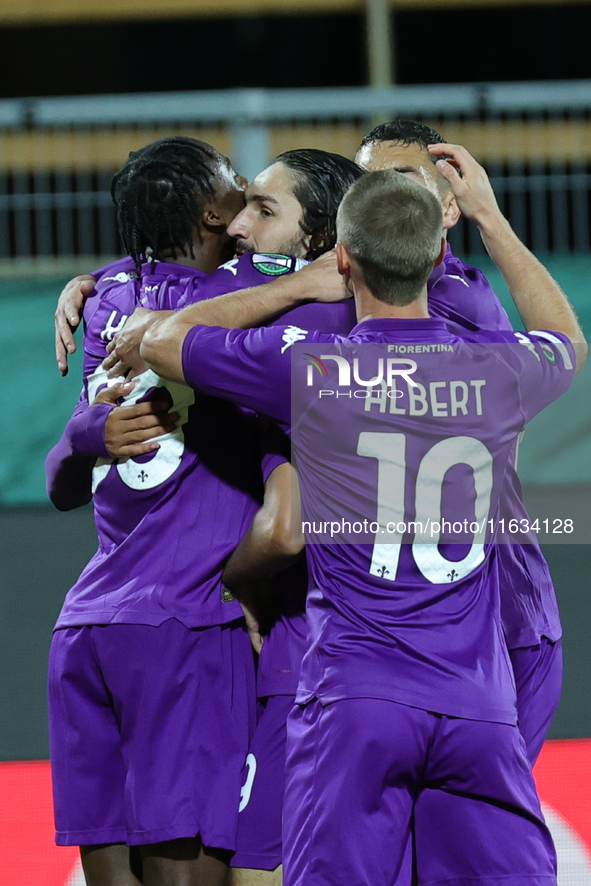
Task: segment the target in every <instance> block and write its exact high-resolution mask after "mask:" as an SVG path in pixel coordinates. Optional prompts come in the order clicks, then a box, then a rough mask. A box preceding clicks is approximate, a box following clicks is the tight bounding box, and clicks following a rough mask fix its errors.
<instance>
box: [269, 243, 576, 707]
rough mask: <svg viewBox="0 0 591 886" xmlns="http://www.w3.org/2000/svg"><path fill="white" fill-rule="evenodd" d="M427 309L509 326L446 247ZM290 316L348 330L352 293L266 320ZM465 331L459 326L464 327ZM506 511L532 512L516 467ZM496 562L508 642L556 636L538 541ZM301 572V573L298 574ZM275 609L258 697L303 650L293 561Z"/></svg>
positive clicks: (280, 685) (310, 325)
mask: <svg viewBox="0 0 591 886" xmlns="http://www.w3.org/2000/svg"><path fill="white" fill-rule="evenodd" d="M427 287H428V294H429V312H430V314H432V316H434V317H440V318H443V319H445V320H448V321H451V322H453V323H454V324H457V325H458V327H459V329H460V330H464V329H466V328H468V329H472V330H474V327H482V328H484V329H495V330H496V329H500V330H507V331H510V330H511V329H512V327H511V323H510V320H509V317H508V315H507V312H506V311H505V309H504V308H503V307H502V305H501V303H500V301H499V299H498V296H497V295H496V294H495V292H494V291H493V289H492V288H491V286H490V284H489V283H488V281H487V280H486V277H485V276H484V274H483V273H482V271H480V270H478V269H477V268H473V267H471V266H470V265H466V264H464V263H463V262H462V261H460V260H459V259H458V258H456V256H454V255H453V253H452V251H451V248H450V247H449V246H448V247H447V252H446V254H445V258H444V261H443V262H442V263H441V264H440V265H438V266H437V267H436V268H434V270H433V272H432V274H431V276H430V278H429V281H428V284H427ZM288 322H289V323H290V324H292V325H293V326H295V327H299V328H304V329H306V330H314V331H320V332H333V333H337V334H339V335H348V333H349V332H350V331H351V329H352V328H353V327H354V326H355V323H356V320H355V310H354V303H353V300H352V299H350V300H349V301H347V302H341V303H338V304H332V305H328V304H327V305H321V304H312V305H303V306H301V307H298V308H295V309H294V310H292V311H289V312H288V313H287V314H284V315H283V316H282V317H280V318H278V319H276V320H274V321H272V323H271V324H269V325H281V324H285V323H288ZM460 334H461V332H460ZM288 459H289V450H288V448H286V447H285V446H283V447H282V446H281V443H280V440H279V438H275V440H274V441H273V445H272V446H271V448H270V450H268V451H267V452H266V453H265V457H264V460H263V475H264V479H265V481H266V480H267V478H268V476H269V475H270V474H271V472H272V470H273V469H274V468H275V467H276V466H277V465H278V464H280V463H281V462H282V461H287V460H288ZM504 500H505V501H504V506H505V512H506V513H507V519H517V520H519V519H521V518H525V517H527V512H526V510H525V506H524V504H523V497H522V491H521V484H520V481H519V478H518V476H517V473H516V471H515V470H514V469H513V468H509V469H508V471H507V480H506V486H505V489H504ZM497 562H498V568H499V581H500V587H501V613H502V620H503V629H504V632H505V639H506V641H507V645H508V647H509V648H510V649H512V648H517V647H521V646H527V645H533V644H536V643H538V642H539V639H540V637H541V636H547V637H549V638H550V639H552V640H555V639H558V638H559V637H560V635H561V629H560V620H559V616H558V607H557V603H556V596H555V593H554V587H553V584H552V579H551V576H550V572H549V570H548V566H547V564H546V561H545V559H544V556H543V554H542V552H541V549H540V547H539V545H538V544H537V543H536V544H526V545H522V544H503V545H499V546H498V550H497ZM298 574H299V578H298ZM275 586H276V594H277V596H278V599H279V607H278V615H277V618H276V620H275V622H274V624H273V626H272V629H271V632H270V634H269V636H268V637H267V638H266V639H265V644H264V646H263V651H262V653H261V656H260V660H259V669H258V673H257V694H258V695H259V697H263V696H267V695H278V694H282V695H285V694H294V695H295V693H296V689H297V680H298V678H297V674H298V667H297V666H296V662H298V661H301V659H302V657H303V655H304V653H305V652H306V648H307V647H306V627H305V614H304V606H305V594H306V582H305V577H304V575H303V573H302V571H301V567H300V566H299V565H296V566H295V567H292V569H290V570H285V571H283V572H282V573H280V574H279V575H278V576H277V578H276V580H275Z"/></svg>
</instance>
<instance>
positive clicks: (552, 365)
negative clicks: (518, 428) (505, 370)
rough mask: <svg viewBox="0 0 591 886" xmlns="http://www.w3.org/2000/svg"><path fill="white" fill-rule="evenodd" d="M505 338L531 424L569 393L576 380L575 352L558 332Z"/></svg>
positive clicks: (529, 333)
mask: <svg viewBox="0 0 591 886" xmlns="http://www.w3.org/2000/svg"><path fill="white" fill-rule="evenodd" d="M504 338H505V340H506V341H507V342H508V343H509V344H510V354H509V359H510V360H511V362H512V363H513V366H514V368H515V370H516V372H517V376H518V386H519V395H520V400H521V407H522V411H523V415H524V419H525V422H528V421H531V419H532V418H534V416H536V415H537V414H538V413H539V412H541V411H542V410H543V409H545V408H546V406H549V405H550V403H553V402H554V400H557V399H558V397H560V396H561V395H562V394H564V393H565V392H566V391H567V390H568V389H569V387H570V384H571V382H572V380H573V378H574V376H575V368H576V356H575V349H574V346H573V344H572V342H571V341H570V340H569V339H568V338H567V337H566V336H565V335H562V334H560V333H558V332H546V331H538V330H533V331H530V332H527V333H526V332H514V333H512V334H505V336H504ZM504 350H505V348H503V351H504Z"/></svg>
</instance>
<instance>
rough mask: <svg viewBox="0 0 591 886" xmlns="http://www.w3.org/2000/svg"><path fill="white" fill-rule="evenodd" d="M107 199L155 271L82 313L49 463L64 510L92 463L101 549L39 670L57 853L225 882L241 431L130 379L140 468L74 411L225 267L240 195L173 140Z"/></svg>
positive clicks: (121, 872) (248, 509)
mask: <svg viewBox="0 0 591 886" xmlns="http://www.w3.org/2000/svg"><path fill="white" fill-rule="evenodd" d="M113 193H114V196H115V199H116V202H117V206H118V214H119V222H120V227H121V229H122V233H123V237H124V240H125V242H126V245H127V247H128V249H129V251H130V254H131V255H132V256H133V257H134V259H135V260H136V261H139V257H140V255H142V254H145V253H146V251H147V250H148V251H149V254H150V255H151V256H152V258H153V259H154V260H157V264H156V267H155V272H154V274H153V275H152V276H151V278H149V279H148V281H147V282H145V285H143V286H140V285H139V284H138V283H137V281H135V280H131V281H130V285H129V287H128V288H127V289H126V290H125V291H122V290H121V287H119V289H117V287H116V286H115V287H113V286H111V289H110V290H109V287H108V285H107V291H106V293H105V297H104V298H102V299H91V300H90V301H89V302H88V303H87V305H86V310H85V323H86V334H85V367H84V371H85V393H84V395H83V397H82V402H81V404H80V405H79V407H78V409H77V414H76V415H75V417H74V419H73V420H72V422H71V423H70V430H69V434H70V436H69V437H67V438H66V440H65V441H64V443H63V444H62V445H61V449H60V445H58V447H56V449H57V450H58V451H57V452H54V453H50V456H49V458H48V471H49V479H50V490H51V491H55V494H56V497H57V503H58V504H59V505H60V506H61V507H66V508H67V507H72V506H75V505H76V504H79V503H80V494H79V493H80V491H79V490H76V489H74V488H72V487H71V485H70V483H69V480H71V479H72V473H71V471H72V469H73V470H74V472H75V479H76V480H77V479H79V477H78V476H77V475H78V474H79V473H80V471H81V472H82V473H83V472H84V471H87V470H88V468H89V462H90V464H91V465H92V464H93V463H94V462H95V461H96V456H97V455H99V456H102V458H100V459H99V461H98V462H97V466H96V468H95V470H94V478H93V480H94V502H95V516H96V522H97V530H98V535H99V550H98V552H97V554H96V555H95V556H94V557H93V558H92V560H91V561H90V563H89V564H88V566H87V567H86V568H85V570H84V571H83V573H82V575H81V576H80V578H79V579H78V581H77V582H76V584H75V585H74V587H73V588H72V589H71V590H70V591H69V593H68V595H67V597H66V600H65V603H64V606H63V608H62V611H61V613H60V616H59V618H58V621H57V624H56V629H55V632H54V636H53V641H52V647H51V654H50V669H49V702H50V743H51V761H52V772H53V785H54V800H55V813H56V828H57V842H58V843H60V844H65V845H71V844H78V845H80V847H81V856H82V863H83V868H84V873H85V877H86V881H87V883H88V884H89V886H110V884H113V886H114V884H117V886H132V884H137V883H140V882H142V883H144V884H153V886H156V884H162V883H164V882H166V883H170V884H171V886H172V884H179V886H180V884H181V883H182V884H186V886H188V884H195V886H197V884H204V883H207V884H216V883H219V884H222V883H224V882H225V880H226V877H227V862H228V858H229V855H230V853H231V851H232V850H233V849H234V847H235V843H234V841H235V829H236V797H237V794H238V792H239V788H240V781H241V770H242V765H243V760H244V755H245V753H246V751H247V749H248V741H249V737H250V731H251V727H252V721H253V714H254V711H253V709H252V704H251V698H253V696H254V682H253V681H254V673H253V669H252V665H253V662H252V651H251V648H250V643H249V641H248V636H247V634H246V632H245V630H244V625H243V620H242V612H241V609H240V607H239V605H238V603H237V602H236V601H234V600H232V599H231V598H228V597H227V595H224V592H223V587H222V582H221V574H222V570H223V564H224V561H225V559H226V558H227V557H228V555H229V554H230V553H231V551H232V549H233V548H234V547H235V546H236V544H237V543H238V541H239V540H240V538H241V536H242V534H243V533H244V531H245V529H246V527H247V526H248V524H249V522H250V519H251V517H252V515H253V513H254V512H255V511H256V508H257V504H258V501H259V495H260V479H259V470H260V469H259V465H258V449H257V446H256V436H255V434H254V426H253V422H254V420H253V416H252V415H251V414H250V413H248V412H247V411H244V410H240V409H238V410H237V409H236V408H234V407H233V408H232V409H231V410H230V411H228V410H227V409H226V408H225V404H222V403H221V402H220V401H214V400H212V399H211V398H204V399H200V400H199V404H198V408H197V409H196V407H195V396H194V395H192V394H189V391H188V389H187V388H186V387H184V386H182V387H179V386H176V385H171V384H170V383H167V384H165V383H164V382H163V381H162V379H160V378H159V377H158V376H157V375H156V374H155V373H153V372H151V370H143V371H141V372H140V374H139V375H137V376H136V378H135V379H134V380H133V382H131V383H129V384H127V386H126V394H127V396H128V398H129V399H131V402H133V401H134V400H145V399H149V398H150V397H154V398H155V399H156V400H157V401H164V402H165V403H166V407H165V408H166V409H167V410H169V411H170V412H171V413H172V415H171V416H169V419H168V424H167V426H166V431H167V432H166V434H165V435H164V436H161V437H160V440H159V446H158V448H157V449H156V451H155V452H149V453H148V455H147V456H145V457H144V458H143V459H140V461H139V462H138V461H135V460H133V459H129V458H113V456H114V455H117V456H119V455H125V448H123V449H122V450H118V451H116V452H113V450H112V449H111V450H109V449H108V448H107V446H106V445H105V443H106V438H103V430H104V428H105V422H106V419H107V415H108V414H109V407H105V406H100V405H99V406H91V407H90V408H89V407H87V406H86V405H85V403H86V402H88V400H91V401H92V399H93V397H94V392H96V391H97V390H98V389H100V387H101V385H104V384H106V383H107V381H108V379H107V377H106V372H104V371H103V370H102V369H101V367H100V364H101V362H102V360H103V359H104V357H105V355H106V345H107V342H108V341H109V339H110V337H111V336H112V334H113V330H114V329H116V328H118V326H119V325H120V324H121V323H122V322H124V319H125V317H126V316H128V315H129V314H130V313H132V312H133V310H134V308H135V307H136V305H137V304H138V303H139V304H145V305H148V306H151V307H154V308H156V307H158V308H163V307H165V308H174V307H177V305H178V303H179V296H180V295H181V294H184V293H185V292H186V289H187V286H189V285H190V284H193V285H194V286H195V285H198V284H199V282H201V281H203V280H204V279H207V276H208V274H209V273H210V272H211V271H213V270H214V269H215V268H216V267H217V266H218V265H219V264H220V262H222V261H224V259H226V258H228V257H229V256H231V255H232V253H233V241H232V240H231V238H230V237H229V236H228V235H227V226H228V223H229V222H230V221H231V220H232V219H233V218H234V216H235V215H236V212H237V211H238V210H239V209H240V208H241V207H242V206H243V188H242V185H241V183H240V182H239V181H238V180H237V177H236V175H235V173H234V171H233V169H232V167H231V166H230V164H229V161H228V160H227V158H225V157H223V156H222V155H221V154H219V152H218V151H216V150H215V149H213V148H211V147H210V146H208V145H205V144H204V143H201V142H197V141H195V140H193V139H186V138H180V137H176V138H170V139H162V140H160V141H158V142H155V143H153V144H152V145H148V146H147V147H146V148H144V149H142V150H141V151H139V152H137V153H136V154H132V155H131V156H130V159H129V161H128V163H127V164H126V165H125V167H124V168H123V169H122V170H121V172H120V173H118V175H117V176H116V177H115V179H114V184H113ZM181 263H182V265H181ZM166 268H168V271H169V273H170V272H175V273H176V274H177V277H180V278H182V279H181V284H182V285H180V286H179V287H178V288H177V290H176V291H175V288H174V287H173V286H164V285H161V284H162V283H163V282H167V281H166V279H165V269H166ZM159 275H160V276H159ZM114 282H115V284H116V283H117V281H114ZM142 369H143V368H142ZM220 407H222V408H220ZM196 412H197V414H198V420H197V421H195V413H196ZM175 418H176V419H177V420H176V421H175V420H174V419H175ZM152 432H153V428H152ZM64 445H65V457H64ZM77 460H78V462H79V464H78V466H76V461H77ZM64 483H66V484H67V486H66V489H65V490H64ZM86 494H87V493H86V490H85V488H83V489H82V497H84V495H86ZM214 513H215V514H216V519H215V521H213V520H212V514H214ZM130 847H131V848H130Z"/></svg>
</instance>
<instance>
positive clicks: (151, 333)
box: [140, 271, 306, 382]
mask: <svg viewBox="0 0 591 886" xmlns="http://www.w3.org/2000/svg"><path fill="white" fill-rule="evenodd" d="M303 273H304V272H303V271H300V272H298V274H293V275H291V276H290V277H284V278H282V279H281V280H275V281H273V282H272V283H268V284H266V285H264V286H256V287H254V288H252V289H242V290H240V291H239V292H232V293H229V294H227V295H220V296H218V297H217V298H212V299H208V300H207V301H202V302H198V303H197V304H194V305H190V306H189V307H187V308H183V310H182V311H179V312H178V313H169V312H157V313H155V314H154V315H153V316H152V317H151V318H150V322H149V325H148V326H147V328H146V330H145V332H144V335H143V338H142V341H141V345H140V356H141V358H142V359H143V360H145V362H146V363H147V364H148V366H149V367H150V368H151V369H153V370H154V371H155V372H157V373H159V374H160V375H162V376H164V377H165V378H169V379H171V380H172V381H179V382H183V381H184V376H183V368H182V350H183V342H184V340H185V338H186V336H187V333H188V332H189V330H190V329H192V328H193V327H194V326H221V327H224V328H226V329H247V328H248V327H250V326H260V325H262V324H263V323H265V322H266V321H267V320H270V319H271V318H272V317H274V316H275V315H276V314H279V313H282V312H284V311H286V310H289V309H290V308H293V307H295V305H297V304H300V303H301V302H302V301H305V300H306V298H305V292H306V288H305V287H304V286H302V284H301V282H298V280H297V278H298V277H300V279H301V277H302V276H303Z"/></svg>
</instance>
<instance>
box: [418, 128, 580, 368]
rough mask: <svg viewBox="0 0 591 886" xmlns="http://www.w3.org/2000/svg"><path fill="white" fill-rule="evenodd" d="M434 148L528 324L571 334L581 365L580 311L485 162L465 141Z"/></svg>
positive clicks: (446, 176)
mask: <svg viewBox="0 0 591 886" xmlns="http://www.w3.org/2000/svg"><path fill="white" fill-rule="evenodd" d="M429 150H430V152H431V154H432V155H434V156H438V157H439V159H438V160H437V168H438V169H439V171H440V172H441V174H442V175H443V177H444V178H445V179H447V181H448V182H449V184H450V186H451V189H452V191H453V194H454V196H455V198H456V200H457V204H458V206H459V208H460V209H461V211H462V212H463V213H464V215H466V216H467V217H468V218H470V219H472V221H473V222H475V224H476V225H477V226H478V229H479V231H480V234H481V236H482V240H483V242H484V245H485V246H486V249H487V250H488V253H489V255H490V257H491V258H492V260H493V261H494V262H495V264H496V266H497V267H498V269H499V271H500V272H501V274H502V275H503V278H504V280H505V282H506V284H507V287H508V289H509V292H510V293H511V297H512V299H513V301H514V302H515V305H516V307H517V310H518V311H519V313H520V315H521V319H522V320H523V322H524V324H525V328H526V329H527V330H528V331H529V330H534V329H547V330H550V331H555V332H560V333H562V334H563V335H565V336H567V338H569V339H570V341H571V342H572V343H573V344H574V345H575V346H576V351H577V366H578V369H580V368H581V366H582V365H583V363H584V362H585V359H586V356H587V346H586V344H585V338H584V336H583V332H582V330H581V327H580V326H579V323H578V321H577V318H576V316H575V313H574V311H573V309H572V307H571V305H570V303H569V301H568V299H567V297H566V295H565V294H564V292H563V291H562V289H561V288H560V286H559V285H558V283H557V282H556V280H554V279H553V278H552V277H551V275H550V274H549V273H548V271H547V270H546V268H545V267H544V266H543V265H542V264H541V262H539V261H538V260H537V258H536V257H535V256H534V255H532V253H531V252H530V251H529V249H528V248H527V246H525V245H524V244H523V243H522V242H521V241H520V240H519V238H518V237H517V235H516V234H515V232H514V231H513V230H512V228H511V225H510V224H509V222H508V221H507V219H506V218H505V217H504V216H503V214H502V213H501V210H500V209H499V206H498V203H497V201H496V198H495V195H494V192H493V189H492V186H491V184H490V181H489V179H488V176H487V174H486V172H485V171H484V169H483V168H482V166H480V164H479V163H477V162H476V160H475V159H474V158H473V157H472V156H471V155H470V154H469V152H468V151H466V149H465V148H463V147H462V146H461V145H450V144H437V145H430V146H429ZM445 158H450V159H451V162H450V160H448V159H445ZM452 164H453V165H452ZM457 170H460V171H461V176H460V175H459V174H458V171H457Z"/></svg>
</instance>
